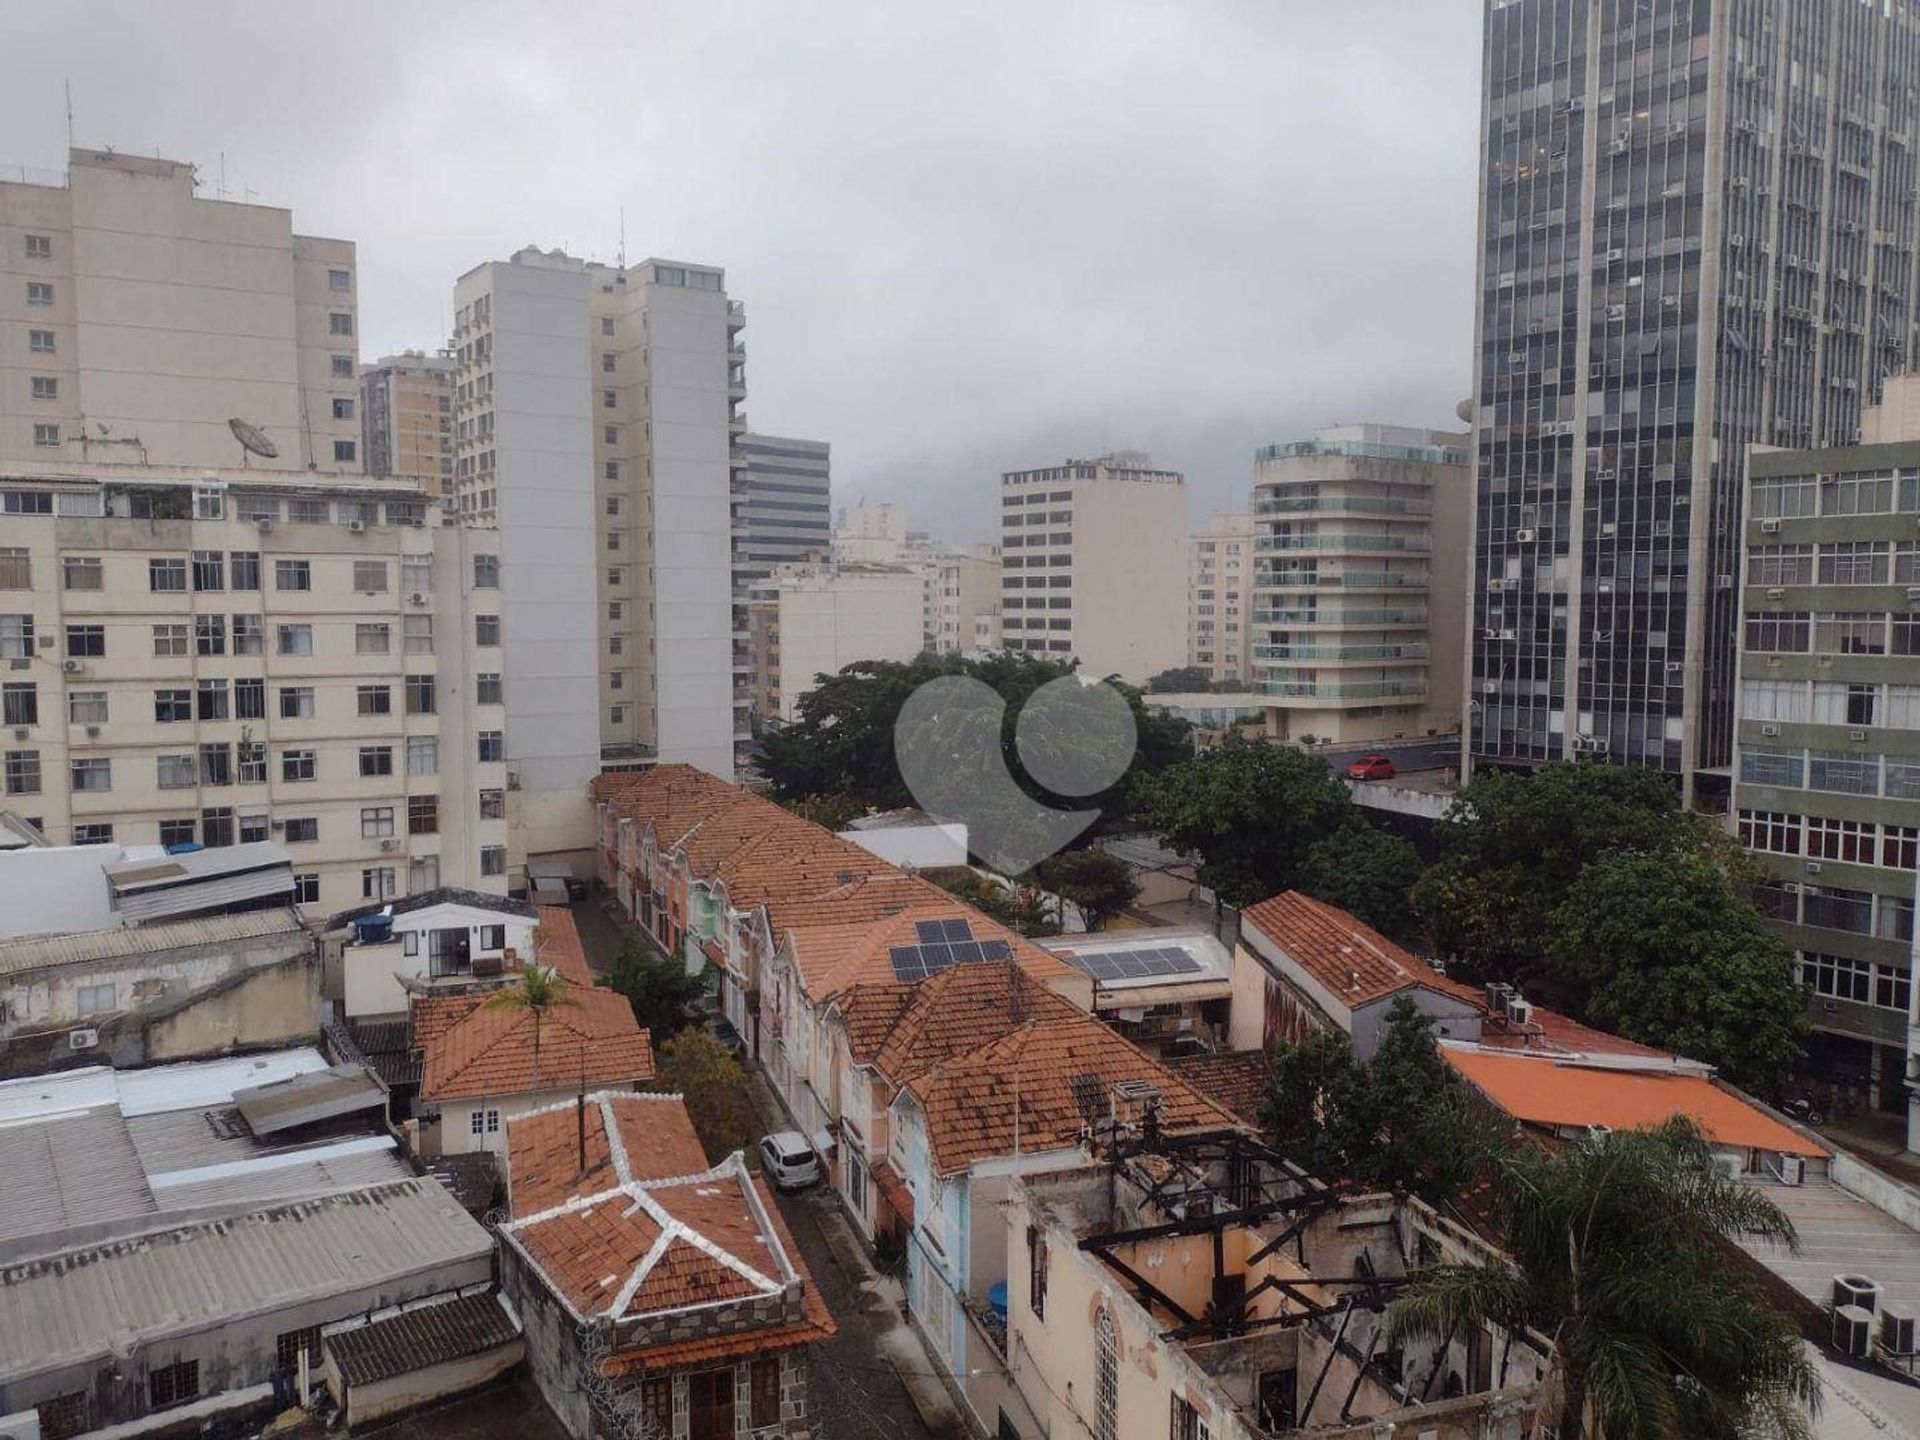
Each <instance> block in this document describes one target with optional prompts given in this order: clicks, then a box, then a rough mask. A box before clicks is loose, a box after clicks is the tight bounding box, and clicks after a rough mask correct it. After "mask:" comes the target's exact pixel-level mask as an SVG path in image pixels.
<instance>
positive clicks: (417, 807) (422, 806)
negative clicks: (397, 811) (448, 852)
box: [407, 795, 440, 835]
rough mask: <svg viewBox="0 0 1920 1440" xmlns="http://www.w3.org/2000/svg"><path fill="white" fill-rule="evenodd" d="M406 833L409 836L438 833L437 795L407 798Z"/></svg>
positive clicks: (410, 796)
mask: <svg viewBox="0 0 1920 1440" xmlns="http://www.w3.org/2000/svg"><path fill="white" fill-rule="evenodd" d="M407 833H408V834H409V835H437V834H439V833H440V797H439V796H438V795H409V796H408V797H407Z"/></svg>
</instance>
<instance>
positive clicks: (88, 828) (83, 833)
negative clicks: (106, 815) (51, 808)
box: [73, 821, 113, 845]
mask: <svg viewBox="0 0 1920 1440" xmlns="http://www.w3.org/2000/svg"><path fill="white" fill-rule="evenodd" d="M73 843H74V844H76V845H111V844H113V825H112V823H111V822H102V821H95V822H94V823H92V824H88V825H76V826H74V827H73Z"/></svg>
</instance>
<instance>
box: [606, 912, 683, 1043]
mask: <svg viewBox="0 0 1920 1440" xmlns="http://www.w3.org/2000/svg"><path fill="white" fill-rule="evenodd" d="M606 980H607V985H608V986H609V988H611V989H614V990H617V991H619V992H620V993H621V994H622V995H624V996H626V997H627V1003H628V1004H629V1005H631V1006H632V1007H633V1018H634V1020H635V1021H636V1022H637V1023H638V1024H639V1026H640V1028H641V1029H643V1030H645V1031H646V1032H647V1033H648V1034H649V1035H651V1036H652V1037H653V1044H654V1047H655V1048H656V1049H658V1048H659V1047H660V1046H662V1045H664V1044H666V1042H667V1041H668V1040H670V1039H672V1038H673V1037H674V1036H675V1035H677V1034H679V1033H680V1032H681V1031H682V1030H684V1029H686V1028H687V1026H688V1025H690V1024H691V1023H692V1022H693V1016H692V1006H693V1002H694V1001H695V1000H697V999H699V998H700V994H701V991H702V990H703V989H704V988H705V987H704V986H703V985H702V984H701V981H700V977H699V976H697V975H689V974H688V973H687V967H686V966H685V965H681V964H678V963H676V962H674V961H672V960H668V959H665V958H663V957H662V956H659V955H656V954H655V953H654V952H653V951H652V950H650V949H648V948H647V945H646V942H644V941H643V940H641V939H640V937H639V936H637V935H628V936H627V937H626V938H625V939H623V940H622V941H621V942H620V948H619V950H618V951H616V952H615V954H614V957H613V963H612V964H611V965H610V966H609V967H608V968H607V976H606Z"/></svg>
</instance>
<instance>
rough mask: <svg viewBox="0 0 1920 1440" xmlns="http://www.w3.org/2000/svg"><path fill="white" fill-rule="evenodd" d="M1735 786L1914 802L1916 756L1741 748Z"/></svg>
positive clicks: (1919, 794) (1918, 770) (1919, 776)
mask: <svg viewBox="0 0 1920 1440" xmlns="http://www.w3.org/2000/svg"><path fill="white" fill-rule="evenodd" d="M1740 781H1741V783H1742V784H1745V785H1775V786H1779V787H1781V788H1783V789H1788V790H1824V791H1826V792H1828V793H1830V794H1835V795H1884V796H1886V797H1887V798H1888V799H1891V800H1920V756H1911V755H1871V754H1863V753H1861V752H1859V751H1854V750H1802V749H1786V748H1775V747H1766V746H1757V745H1743V746H1741V748H1740Z"/></svg>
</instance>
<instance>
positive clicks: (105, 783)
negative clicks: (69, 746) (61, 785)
mask: <svg viewBox="0 0 1920 1440" xmlns="http://www.w3.org/2000/svg"><path fill="white" fill-rule="evenodd" d="M67 782H68V784H69V785H71V786H72V787H73V788H74V789H75V790H111V789H112V788H113V762H112V761H111V760H107V759H104V758H101V757H92V756H90V757H88V758H87V759H85V760H70V761H68V762H67Z"/></svg>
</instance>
